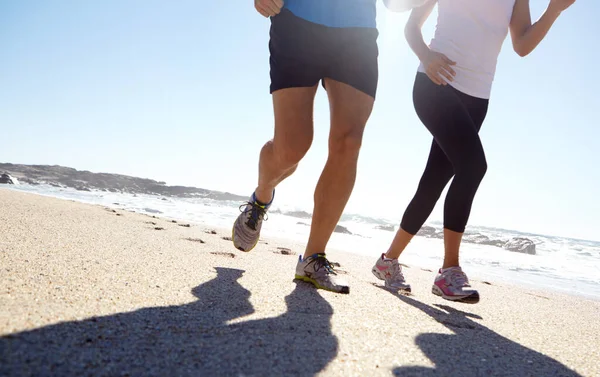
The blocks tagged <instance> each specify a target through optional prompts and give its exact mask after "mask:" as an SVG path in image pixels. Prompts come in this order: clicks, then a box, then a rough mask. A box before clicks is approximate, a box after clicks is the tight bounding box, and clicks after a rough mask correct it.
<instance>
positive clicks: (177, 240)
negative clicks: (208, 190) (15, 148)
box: [0, 190, 600, 376]
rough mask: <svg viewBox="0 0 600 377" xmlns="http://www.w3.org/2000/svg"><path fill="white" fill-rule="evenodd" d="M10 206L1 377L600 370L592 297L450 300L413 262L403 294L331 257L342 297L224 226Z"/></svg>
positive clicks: (292, 258) (67, 204)
mask: <svg viewBox="0 0 600 377" xmlns="http://www.w3.org/2000/svg"><path fill="white" fill-rule="evenodd" d="M0 203H2V211H0V234H2V238H1V239H0V262H1V263H0V265H1V266H2V269H1V270H0V271H1V273H0V287H2V289H1V290H0V318H2V320H1V321H0V359H2V360H3V362H2V363H0V375H17V374H18V375H49V374H52V375H90V374H93V375H114V374H119V373H128V374H130V375H182V376H195V375H216V374H221V375H223V374H227V375H240V374H245V375H282V374H285V375H290V374H298V375H307V376H312V375H316V374H319V375H324V376H362V375H369V376H390V375H393V374H395V375H442V376H466V375H511V376H529V375H543V376H554V375H562V376H595V375H599V374H600V366H599V365H597V363H596V362H594V361H593V360H597V359H598V356H599V355H598V349H597V347H596V346H595V345H597V344H600V328H599V327H600V324H599V323H598V321H597V318H598V317H597V316H598V312H599V311H600V303H599V302H596V301H592V300H586V299H581V298H578V297H573V296H569V295H564V294H555V293H547V292H544V293H543V294H540V292H537V291H533V290H529V289H524V288H519V287H513V286H510V285H505V284H497V283H492V284H491V285H488V284H483V283H481V282H479V281H474V284H473V285H474V286H475V288H476V289H478V290H479V291H480V294H481V297H482V299H481V301H480V303H478V304H476V305H468V304H461V303H453V302H449V301H445V300H443V299H441V298H439V297H437V296H434V295H432V294H431V292H430V289H431V280H432V272H428V271H423V270H422V269H421V268H417V267H412V266H411V267H409V268H407V269H406V274H407V276H408V278H409V279H410V282H411V284H412V285H413V292H412V294H410V295H397V294H393V293H391V292H389V291H387V290H385V289H382V288H381V284H380V283H379V282H378V281H377V280H376V279H375V278H374V277H373V276H372V274H371V272H370V267H371V264H372V261H371V258H367V257H364V256H360V255H355V254H350V253H343V252H340V251H338V250H332V251H330V252H328V255H329V257H330V258H331V260H333V261H335V262H339V263H340V264H341V267H340V274H341V275H343V276H344V277H345V278H346V279H347V280H348V281H349V282H350V287H351V288H350V294H349V295H340V294H335V293H331V292H325V291H322V290H316V289H314V287H312V286H311V285H309V284H306V283H298V282H294V281H293V271H294V267H295V264H296V258H297V254H298V253H301V252H302V251H303V247H302V246H303V245H302V244H300V243H290V242H286V241H285V240H280V239H275V238H269V239H265V240H262V241H261V242H260V243H259V245H258V246H257V248H256V249H255V250H253V251H252V252H250V253H243V252H239V251H236V250H235V249H234V248H233V247H232V245H231V241H228V240H226V239H224V238H226V237H229V236H230V234H228V232H227V230H226V229H216V228H214V229H213V228H211V227H206V226H203V225H194V224H190V227H187V226H186V225H187V224H188V223H187V222H185V223H181V222H179V221H177V220H175V221H176V222H173V221H172V220H169V219H165V218H158V217H155V218H153V217H152V216H148V215H143V214H139V213H132V212H127V211H123V210H116V209H106V208H104V207H101V206H98V205H92V204H83V203H79V202H75V201H69V200H62V199H56V198H51V197H45V196H40V195H32V194H26V193H21V192H16V191H13V190H0ZM211 230H214V231H215V233H216V234H212V232H209V233H207V231H211ZM281 247H286V248H289V249H290V250H291V252H292V253H295V255H283V254H281V252H280V250H278V248H281ZM574 339H576V340H577V341H575V342H574V341H573V340H574ZM453 350H454V351H453ZM4 361H6V362H4Z"/></svg>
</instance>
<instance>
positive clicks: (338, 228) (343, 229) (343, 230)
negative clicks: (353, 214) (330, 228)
mask: <svg viewBox="0 0 600 377" xmlns="http://www.w3.org/2000/svg"><path fill="white" fill-rule="evenodd" d="M334 232H336V233H342V234H352V232H351V231H349V230H348V228H346V227H345V226H341V225H336V226H335V230H334Z"/></svg>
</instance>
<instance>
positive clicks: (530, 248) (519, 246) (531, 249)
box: [502, 237, 535, 255]
mask: <svg viewBox="0 0 600 377" xmlns="http://www.w3.org/2000/svg"><path fill="white" fill-rule="evenodd" d="M502 248H503V249H505V250H508V251H514V252H517V253H524V254H530V255H535V243H533V241H532V240H530V239H529V238H524V237H515V238H513V239H512V240H510V241H508V242H507V243H505V244H504V246H502Z"/></svg>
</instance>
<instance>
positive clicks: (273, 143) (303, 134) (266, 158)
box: [232, 85, 317, 251]
mask: <svg viewBox="0 0 600 377" xmlns="http://www.w3.org/2000/svg"><path fill="white" fill-rule="evenodd" d="M316 91H317V85H315V86H312V87H299V88H286V89H281V90H277V91H275V92H273V109H274V112H275V134H274V137H273V139H272V140H270V141H268V142H267V143H266V144H265V145H264V146H263V148H262V150H261V152H260V160H259V178H258V187H257V188H256V190H255V192H254V195H253V198H251V199H250V201H249V202H248V204H247V205H246V208H245V210H244V211H243V212H242V214H240V216H239V217H238V218H237V220H236V222H235V223H234V225H233V231H232V238H233V244H234V246H235V247H236V248H237V249H239V250H242V251H250V250H252V249H253V248H254V246H256V244H257V243H258V240H259V237H260V230H261V227H262V220H263V217H264V215H265V212H266V210H267V209H268V205H269V203H270V202H271V201H272V200H273V190H274V189H275V187H276V186H277V185H278V184H279V183H280V182H281V181H283V180H284V179H285V178H287V177H289V176H290V175H291V174H292V173H293V172H294V170H295V169H296V166H297V165H298V162H300V160H301V159H302V157H304V155H305V154H306V152H307V151H308V149H309V148H310V145H311V143H312V138H313V102H314V98H315V93H316Z"/></svg>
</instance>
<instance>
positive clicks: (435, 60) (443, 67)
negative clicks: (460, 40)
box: [422, 50, 456, 85]
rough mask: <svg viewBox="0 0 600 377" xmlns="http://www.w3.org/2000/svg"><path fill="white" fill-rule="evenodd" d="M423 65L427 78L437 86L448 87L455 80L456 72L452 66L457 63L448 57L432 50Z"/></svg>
mask: <svg viewBox="0 0 600 377" xmlns="http://www.w3.org/2000/svg"><path fill="white" fill-rule="evenodd" d="M422 63H423V65H424V66H425V73H426V74H427V76H429V78H430V79H431V81H433V82H434V83H436V84H437V85H446V84H447V83H448V82H449V81H453V80H454V76H455V75H456V72H454V70H453V69H452V67H451V66H452V65H455V64H456V62H453V61H452V60H450V59H448V57H447V56H446V55H444V54H442V53H439V52H436V51H431V50H430V51H429V53H428V54H427V56H426V57H425V59H423V60H422Z"/></svg>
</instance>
